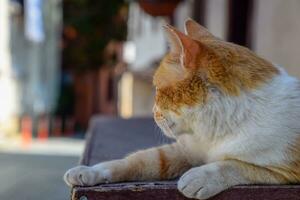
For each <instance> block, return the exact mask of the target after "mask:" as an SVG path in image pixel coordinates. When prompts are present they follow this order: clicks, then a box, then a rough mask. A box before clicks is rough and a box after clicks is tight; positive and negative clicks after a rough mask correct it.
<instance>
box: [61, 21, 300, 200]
mask: <svg viewBox="0 0 300 200" xmlns="http://www.w3.org/2000/svg"><path fill="white" fill-rule="evenodd" d="M165 31H166V33H167V38H168V40H169V43H170V52H169V53H168V54H167V55H166V57H165V58H164V59H163V60H162V62H161V64H160V66H159V68H158V69H157V71H156V73H155V76H154V80H153V82H154V85H155V87H156V100H155V105H154V118H155V120H156V122H157V124H158V126H159V127H160V128H161V129H162V130H163V132H164V133H165V134H166V135H168V136H169V137H172V138H175V139H176V142H175V143H173V144H169V145H164V146H161V147H156V148H151V149H147V150H142V151H138V152H135V153H133V154H131V155H129V156H127V157H126V158H124V159H120V160H113V161H108V162H103V163H100V164H97V165H95V166H91V167H87V166H78V167H75V168H73V169H70V170H69V171H67V172H66V174H65V176H64V179H65V181H66V183H67V184H68V185H70V186H73V185H81V186H90V185H95V184H99V183H107V182H119V181H133V180H135V181H136V180H163V179H172V178H175V177H179V176H180V179H179V181H178V189H179V191H180V192H181V193H182V194H184V195H185V196H186V197H190V198H197V199H207V198H209V197H211V196H213V195H215V194H217V193H219V192H221V191H223V190H225V189H227V188H229V187H231V186H234V185H239V184H286V183H297V182H300V123H299V120H300V83H299V81H298V80H297V79H295V78H292V77H291V76H289V75H288V74H287V73H286V72H285V71H284V70H283V69H281V68H279V67H277V66H274V65H273V64H272V63H270V62H268V61H266V60H264V59H262V58H260V57H259V56H257V55H255V54H254V53H253V52H251V51H250V50H249V49H247V48H245V47H241V46H239V45H236V44H232V43H229V42H225V41H222V40H220V39H219V38H216V37H215V36H213V35H212V34H211V33H209V32H208V31H207V30H206V29H205V28H203V27H201V26H200V25H199V24H197V23H196V22H194V21H193V20H191V19H188V20H187V21H186V23H185V34H184V33H181V32H179V31H178V30H176V29H175V28H174V27H171V26H166V27H165ZM278 48H280V47H278Z"/></svg>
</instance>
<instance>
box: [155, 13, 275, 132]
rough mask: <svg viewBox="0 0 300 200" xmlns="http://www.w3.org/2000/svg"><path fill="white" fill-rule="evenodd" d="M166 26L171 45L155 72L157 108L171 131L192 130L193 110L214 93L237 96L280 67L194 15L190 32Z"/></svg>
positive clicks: (162, 124) (159, 117) (159, 120)
mask: <svg viewBox="0 0 300 200" xmlns="http://www.w3.org/2000/svg"><path fill="white" fill-rule="evenodd" d="M164 29H165V33H166V37H167V39H168V42H169V46H170V50H169V52H168V54H167V55H166V56H165V57H164V58H163V60H162V61H161V63H160V66H159V67H158V69H157V71H156V73H155V75H154V78H153V83H154V86H155V87H156V98H155V105H154V109H153V110H154V118H155V121H156V122H157V124H158V125H159V127H160V128H161V129H163V132H164V133H165V134H167V135H168V136H171V137H174V134H178V133H184V132H189V131H190V128H191V127H190V126H189V123H190V122H191V121H192V120H193V119H192V115H191V113H192V112H193V111H199V110H197V109H199V108H200V109H201V107H203V106H205V105H206V104H207V103H208V102H209V101H213V100H214V98H222V97H224V96H226V97H228V96H229V97H233V98H234V97H238V96H239V95H241V94H242V93H244V92H248V91H250V90H253V89H256V88H259V87H261V86H262V85H263V84H264V83H266V82H267V81H268V80H270V79H271V78H272V77H273V76H274V75H276V74H278V73H279V72H278V70H277V69H276V68H275V67H274V66H273V65H272V64H271V63H269V62H268V61H266V60H264V59H262V58H260V57H258V56H257V55H255V54H254V53H253V52H251V51H250V50H249V49H247V48H245V47H242V46H239V45H236V44H232V43H229V42H225V41H222V40H221V39H219V38H217V37H215V36H213V35H212V34H211V33H210V32H208V30H207V29H205V28H204V27H202V26H200V25H199V24H197V23H196V22H195V21H193V20H191V19H188V20H187V21H186V22H185V33H182V32H180V31H178V30H176V29H175V28H174V27H172V26H170V25H166V26H165V27H164ZM196 108H197V109H196Z"/></svg>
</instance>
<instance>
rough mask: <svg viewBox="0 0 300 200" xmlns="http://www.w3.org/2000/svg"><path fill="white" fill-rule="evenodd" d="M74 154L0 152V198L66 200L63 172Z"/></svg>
mask: <svg viewBox="0 0 300 200" xmlns="http://www.w3.org/2000/svg"><path fill="white" fill-rule="evenodd" d="M77 162H78V157H75V156H49V155H31V154H9V153H0V166H1V168H0V169H1V170H0V177H1V179H0V180H1V184H0V199H1V200H68V199H69V195H70V193H69V188H68V187H67V186H66V185H65V184H64V182H63V180H62V176H63V174H64V172H65V171H66V170H67V169H68V168H70V167H72V166H74V165H76V164H77Z"/></svg>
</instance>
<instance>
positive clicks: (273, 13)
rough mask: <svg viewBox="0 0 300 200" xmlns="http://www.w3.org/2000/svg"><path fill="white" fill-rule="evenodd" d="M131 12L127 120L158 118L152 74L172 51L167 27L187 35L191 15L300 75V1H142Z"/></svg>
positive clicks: (124, 87) (124, 89)
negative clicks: (168, 6)
mask: <svg viewBox="0 0 300 200" xmlns="http://www.w3.org/2000/svg"><path fill="white" fill-rule="evenodd" d="M164 3H165V4H167V3H170V4H172V3H173V4H174V5H176V8H175V9H174V10H173V11H172V12H171V14H170V13H169V14H167V15H166V14H165V13H160V12H161V8H162V6H165V5H163V4H164ZM150 4H151V5H150ZM165 8H166V7H165ZM129 10H130V11H129V20H128V41H127V42H126V45H125V49H124V57H125V61H126V62H127V63H128V69H129V71H128V72H127V73H126V74H124V75H123V78H122V79H121V86H120V87H119V88H120V95H119V108H120V114H121V116H124V117H131V116H145V115H152V112H151V110H152V105H153V100H154V98H153V97H154V94H155V90H154V88H153V86H152V75H153V72H154V70H155V68H156V67H157V66H158V63H159V61H160V59H161V57H162V56H163V54H164V53H165V52H166V50H167V43H166V40H165V38H164V36H163V33H162V28H161V27H162V25H163V24H165V23H171V24H173V25H175V26H176V27H177V28H179V29H180V30H182V31H183V24H184V20H185V19H186V18H187V17H191V18H194V19H195V20H196V21H198V22H199V23H200V24H202V25H204V26H205V27H207V28H208V29H209V30H210V31H211V32H212V33H213V34H214V35H216V36H218V37H220V38H222V39H224V40H227V41H231V42H234V43H237V44H240V45H244V46H247V47H249V48H251V49H252V50H253V51H255V52H256V53H257V54H259V55H261V56H262V57H264V58H266V59H268V60H270V61H272V62H273V63H275V64H278V65H280V66H283V67H284V68H286V69H287V71H288V72H289V73H290V74H292V75H294V76H297V77H300V57H299V56H298V54H299V50H298V48H299V45H300V38H299V37H298V35H299V33H300V21H299V20H298V19H300V1H298V0H286V1H280V0H243V1H240V0H185V1H177V0H175V1H164V0H161V1H158V0H152V1H147V0H139V1H133V2H131V3H130V6H129Z"/></svg>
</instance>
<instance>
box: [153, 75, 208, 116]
mask: <svg viewBox="0 0 300 200" xmlns="http://www.w3.org/2000/svg"><path fill="white" fill-rule="evenodd" d="M206 94H207V89H206V87H205V83H204V82H203V81H202V79H201V78H200V77H199V76H198V75H197V73H195V74H194V75H193V76H191V77H188V78H186V79H184V80H182V81H179V82H177V83H176V84H174V85H170V86H167V87H164V88H158V89H157V91H156V97H155V101H156V104H157V105H158V106H159V107H160V108H161V109H166V110H172V111H174V112H175V113H178V108H179V107H181V106H184V105H188V106H193V105H197V104H200V103H201V102H202V103H204V102H205V100H206Z"/></svg>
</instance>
